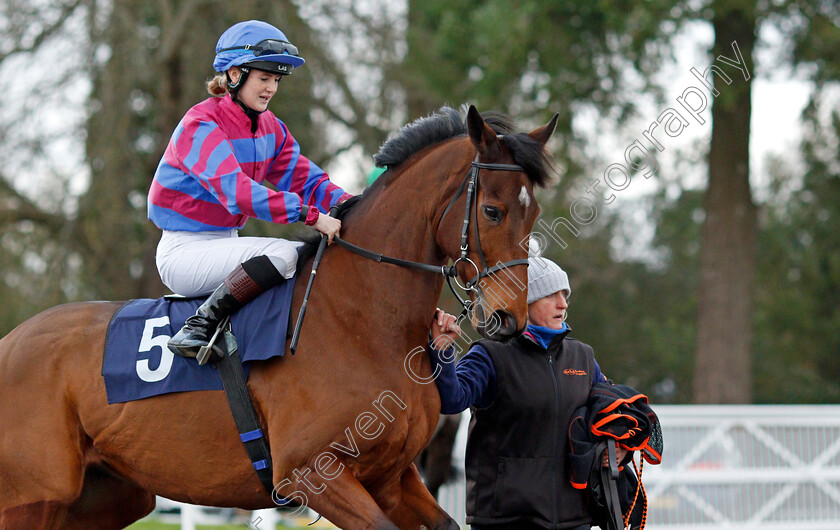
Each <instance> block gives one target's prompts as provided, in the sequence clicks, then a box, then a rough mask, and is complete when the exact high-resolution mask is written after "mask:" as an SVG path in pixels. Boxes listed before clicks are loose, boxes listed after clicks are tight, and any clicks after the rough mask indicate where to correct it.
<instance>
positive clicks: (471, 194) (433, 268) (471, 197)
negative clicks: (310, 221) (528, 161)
mask: <svg viewBox="0 0 840 530" xmlns="http://www.w3.org/2000/svg"><path fill="white" fill-rule="evenodd" d="M482 169H486V170H488V171H525V169H524V168H523V167H522V166H520V165H517V164H490V163H484V162H479V161H478V155H476V156H475V160H473V161H472V163H471V164H470V170H469V171H468V172H467V176H466V177H465V178H464V180H463V182H461V186H460V187H459V188H458V191H457V192H456V193H455V195H454V196H453V197H452V199H451V200H450V201H449V204H447V206H446V208H445V209H444V211H443V215H441V216H440V220H439V221H438V226H437V228H438V230H439V229H440V224H441V223H442V222H443V218H444V217H446V214H447V213H449V210H450V209H451V208H452V206H453V205H454V204H455V202H456V201H457V200H458V198H459V197H460V196H461V194H462V193H463V192H464V189H465V188H466V190H467V203H466V208H465V213H464V225H463V228H462V229H461V247H460V248H461V256H460V257H459V258H458V259H456V260H455V262H454V263H453V264H452V265H450V266H448V267H447V266H446V265H430V264H428V263H420V262H417V261H409V260H404V259H400V258H394V257H390V256H385V255H383V254H380V253H377V252H373V251H371V250H367V249H365V248H362V247H360V246H357V245H354V244H352V243H348V242H347V241H344V240H343V239H341V238H338V237H336V238H335V242H336V243H338V245H339V246H341V247H344V248H345V249H347V250H349V251H350V252H352V253H354V254H358V255H359V256H362V257H364V258H367V259H370V260H373V261H376V262H377V263H389V264H391V265H396V266H398V267H404V268H407V269H415V270H421V271H425V272H432V273H435V274H441V275H442V276H443V277H444V278H446V284H447V285H448V286H449V289H450V290H451V291H452V294H453V295H455V298H456V299H457V300H458V302H459V303H460V304H461V306H463V308H464V312H466V311H467V310H468V302H467V301H466V300H465V299H463V298H461V296H460V295H459V294H458V292H457V291H456V290H455V288H454V287H453V286H452V279H453V278H454V279H455V283H456V284H458V287H460V288H462V289H463V290H465V291H473V290H475V288H476V285H477V284H478V282H479V281H480V280H481V278H485V277H487V276H490V275H491V274H495V273H497V272H499V271H501V270H503V269H506V268H508V267H513V266H516V265H527V264H528V260H527V259H515V260H511V261H507V262H505V263H499V264H498V265H494V266H493V267H489V268H488V267H487V260H486V259H485V257H484V251H483V250H482V249H481V238H480V237H479V234H478V201H476V200H475V197H476V195H477V192H478V184H479V180H478V176H479V172H480V171H481V170H482ZM473 209H474V210H475V216H476V222H475V242H476V247H478V256H479V259H480V261H481V266H482V268H483V270H482V269H479V268H478V265H476V263H475V262H474V261H473V260H471V259H470V258H469V257H468V256H467V254H468V253H469V242H468V239H469V228H470V218H471V215H470V214H471V210H473ZM459 261H464V262H466V263H469V264H470V265H472V266H473V268H475V272H476V274H475V276H473V278H472V279H471V280H469V281H468V282H466V283H465V284H464V285H461V284H460V283H458V279H457V278H458V270H457V265H458V262H459ZM462 314H463V313H462Z"/></svg>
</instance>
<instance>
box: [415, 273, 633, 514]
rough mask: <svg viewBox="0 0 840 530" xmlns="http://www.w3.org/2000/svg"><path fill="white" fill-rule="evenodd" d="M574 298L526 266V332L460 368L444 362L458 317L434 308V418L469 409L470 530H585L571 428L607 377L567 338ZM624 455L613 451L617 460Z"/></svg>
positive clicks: (561, 282)
mask: <svg viewBox="0 0 840 530" xmlns="http://www.w3.org/2000/svg"><path fill="white" fill-rule="evenodd" d="M571 294H572V288H571V286H570V285H569V278H568V275H567V274H566V273H565V272H564V271H563V270H562V269H561V268H560V267H559V266H558V265H557V264H555V263H554V262H552V261H550V260H547V259H544V258H541V257H531V258H529V259H528V327H527V330H526V331H525V333H524V334H523V335H522V336H520V337H519V338H517V339H514V340H513V341H511V342H509V343H499V342H492V341H486V340H482V341H479V342H476V343H475V344H473V345H472V347H471V348H470V350H469V351H468V352H467V354H466V355H465V356H464V357H463V358H462V359H461V360H460V361H459V362H458V364H457V367H456V366H454V365H453V363H451V362H450V363H447V362H443V361H442V360H441V359H452V357H453V355H454V354H453V352H452V350H451V349H450V348H451V347H452V344H453V342H454V340H455V337H456V335H458V334H459V333H460V329H459V328H458V325H457V324H456V323H455V317H454V316H453V315H450V314H447V313H444V312H443V311H440V310H438V312H437V314H436V318H435V320H434V322H433V323H432V331H431V337H432V340H431V342H430V348H429V350H430V357H431V359H432V365H433V366H432V369H433V370H434V369H435V366H434V365H439V366H440V367H441V372H440V374H439V375H438V377H437V379H436V381H435V382H436V383H437V387H438V391H439V392H440V398H441V412H442V413H443V414H457V413H460V412H462V411H463V410H466V409H467V408H470V407H472V420H471V421H470V431H469V436H468V439H467V452H466V477H467V504H466V511H467V523H468V524H470V525H471V528H472V529H473V530H487V529H494V530H496V529H499V530H500V529H502V528H516V529H518V530H530V529H542V528H552V529H566V528H568V529H574V530H579V529H589V528H590V527H591V522H592V518H591V517H590V515H589V514H588V513H587V510H586V506H585V502H584V495H583V493H582V492H581V491H580V490H576V489H574V488H573V487H572V486H571V484H570V481H569V473H568V471H567V469H566V467H567V466H566V454H567V453H568V429H569V424H570V423H571V419H572V413H573V412H574V411H575V409H577V408H578V407H580V406H581V405H584V404H586V402H587V398H588V397H589V391H590V388H591V387H592V385H593V384H594V383H596V382H602V381H606V377H604V375H603V374H602V373H601V369H600V367H599V366H598V363H597V362H596V361H595V356H594V352H593V350H592V347H590V346H588V345H586V344H584V343H582V342H579V341H577V340H575V339H573V338H571V337H569V332H570V331H571V328H570V327H569V326H568V324H566V317H567V310H568V307H569V304H568V298H569V296H570V295H571ZM444 350H445V351H444ZM625 456H626V451H625V450H624V449H622V448H619V450H618V454H617V459H618V461H619V462H621V461H622V460H623V459H624V457H625ZM603 458H606V455H604V457H603Z"/></svg>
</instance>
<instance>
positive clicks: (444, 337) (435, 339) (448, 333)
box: [432, 308, 461, 351]
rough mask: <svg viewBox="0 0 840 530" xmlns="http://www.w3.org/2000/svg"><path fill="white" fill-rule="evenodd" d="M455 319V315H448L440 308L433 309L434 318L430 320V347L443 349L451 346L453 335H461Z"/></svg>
mask: <svg viewBox="0 0 840 530" xmlns="http://www.w3.org/2000/svg"><path fill="white" fill-rule="evenodd" d="M456 321H457V319H456V318H455V315H450V314H449V313H446V312H445V311H444V310H443V309H440V308H438V309H436V310H435V318H434V319H433V320H432V348H434V349H436V350H438V351H444V350H448V349H449V348H450V347H451V346H452V344H453V343H454V342H455V337H458V336H460V335H461V327H460V326H458V324H456Z"/></svg>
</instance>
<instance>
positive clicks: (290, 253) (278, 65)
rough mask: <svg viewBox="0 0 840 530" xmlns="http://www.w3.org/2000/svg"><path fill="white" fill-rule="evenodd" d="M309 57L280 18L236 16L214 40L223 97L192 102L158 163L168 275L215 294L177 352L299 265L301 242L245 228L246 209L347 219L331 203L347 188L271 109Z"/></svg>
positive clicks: (328, 228) (158, 205) (330, 221)
mask: <svg viewBox="0 0 840 530" xmlns="http://www.w3.org/2000/svg"><path fill="white" fill-rule="evenodd" d="M303 63H304V60H303V58H302V57H300V56H299V55H298V50H297V48H296V47H295V46H293V45H292V44H291V43H289V41H288V39H287V38H286V35H284V34H283V32H282V31H280V30H279V29H277V28H275V27H274V26H272V25H271V24H267V23H265V22H259V21H256V20H249V21H247V22H240V23H238V24H235V25H233V26H231V27H230V28H229V29H228V30H227V31H225V32H224V33H223V34H222V36H221V37H219V42H218V43H217V44H216V57H215V60H214V61H213V67H214V68H215V70H216V71H217V72H219V74H218V75H217V76H216V77H215V78H214V79H212V80H211V81H210V82H208V84H207V90H208V91H209V92H210V94H212V95H213V96H215V97H211V98H208V99H206V100H204V101H203V102H201V103H199V104H198V105H196V106H194V107H193V108H191V109H190V110H189V111H188V112H187V114H186V115H185V116H184V118H183V119H182V120H181V122H180V123H179V124H178V127H177V128H176V129H175V132H174V133H173V134H172V138H171V139H170V141H169V145H168V146H167V148H166V151H165V152H164V155H163V158H162V159H161V161H160V164H159V165H158V168H157V171H156V172H155V176H154V180H153V182H152V186H151V189H150V191H149V198H148V210H149V211H148V216H149V219H150V220H151V221H152V222H153V223H155V225H156V226H157V227H158V228H160V229H161V230H163V234H162V236H161V239H160V243H159V244H158V247H157V256H156V261H157V267H158V272H159V273H160V277H161V280H162V281H163V283H164V284H165V285H166V286H167V287H169V288H170V289H172V291H173V292H175V293H178V294H181V295H184V296H199V295H206V294H208V293H212V294H210V297H209V298H208V299H207V300H206V301H205V302H204V303H203V304H202V305H201V307H199V308H198V310H197V311H196V314H195V315H193V316H191V317H190V318H189V319H187V322H186V323H185V324H184V327H183V328H182V329H181V330H180V331H179V332H178V333H177V334H176V335H175V336H174V337H172V339H171V340H170V341H169V349H171V350H172V351H173V352H174V353H176V354H178V355H182V356H184V357H195V356H196V354H197V353H198V350H199V348H200V347H202V346H205V345H207V342H208V340H209V337H210V336H211V335H212V333H213V331H214V330H215V328H216V326H217V325H218V323H219V322H220V321H221V320H222V319H224V318H225V317H226V316H228V315H230V314H231V313H233V312H234V311H236V310H238V309H239V308H241V307H242V306H243V305H244V304H246V303H248V302H250V301H251V300H253V299H254V298H256V296H257V295H259V294H260V293H262V292H263V291H265V290H267V289H269V288H271V287H273V286H275V285H277V284H279V283H281V282H282V281H284V280H285V279H288V278H291V277H292V276H293V275H294V273H295V267H296V264H297V246H298V244H297V243H293V242H291V241H287V240H284V239H275V238H260V237H238V230H239V229H240V228H242V226H243V225H244V224H245V221H246V220H247V219H248V218H249V217H255V218H257V219H263V220H266V221H271V222H274V223H293V222H295V221H303V222H304V223H305V224H307V225H310V226H313V227H314V228H315V229H316V230H318V231H319V232H321V233H322V234H325V235H327V236H328V237H329V239H330V241H332V238H333V236H335V235H337V234H338V233H339V230H340V228H341V222H340V221H339V220H337V219H334V218H332V217H330V216H329V215H326V212H328V211H329V209H330V207H331V206H333V205H335V204H336V203H338V202H341V201H343V200H345V199H348V198H349V197H350V195H348V194H347V193H346V192H345V191H344V190H342V189H341V188H340V187H338V186H336V185H335V184H333V183H331V182H330V179H329V176H328V175H327V174H326V173H325V172H324V171H323V170H322V169H321V168H319V167H318V166H316V165H315V164H313V163H312V162H310V161H309V160H308V159H307V158H306V157H304V156H303V155H302V154H301V153H300V146H299V145H298V143H297V142H296V141H295V139H294V138H293V137H292V135H291V133H290V132H289V129H288V128H287V127H286V125H285V124H284V123H283V122H282V121H280V120H279V119H278V118H277V117H276V116H274V114H272V113H271V112H270V111H268V110H266V109H267V108H268V102H269V101H270V100H271V98H272V97H273V96H274V94H275V93H276V92H277V86H278V85H279V83H280V80H281V79H282V78H283V76H286V75H290V74H291V73H292V71H293V69H294V68H297V67H298V66H300V65H302V64H303ZM263 181H268V182H270V183H271V184H272V185H273V186H274V187H275V188H276V189H277V191H274V190H272V189H270V188H268V187H266V186H262V185H261V184H260V183H262V182H263Z"/></svg>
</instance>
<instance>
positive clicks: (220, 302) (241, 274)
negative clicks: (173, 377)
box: [167, 256, 284, 357]
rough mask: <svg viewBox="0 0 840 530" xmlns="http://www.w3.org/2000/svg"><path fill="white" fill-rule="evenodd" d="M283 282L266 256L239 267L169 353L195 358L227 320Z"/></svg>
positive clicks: (172, 342)
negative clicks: (223, 321) (219, 326)
mask: <svg viewBox="0 0 840 530" xmlns="http://www.w3.org/2000/svg"><path fill="white" fill-rule="evenodd" d="M283 280H284V278H283V276H282V275H281V274H280V273H279V272H278V271H277V269H275V268H274V265H272V263H271V261H270V260H269V259H268V257H267V256H257V257H255V258H251V259H249V260H248V261H246V262H244V263H242V264H241V265H238V266H237V267H236V268H235V269H233V272H231V273H230V274H229V275H228V277H227V278H225V281H224V282H223V283H222V285H220V286H219V287H217V288H216V290H215V291H213V293H212V294H211V295H210V296H209V297H208V298H207V300H206V301H205V302H204V303H203V304H201V305H200V306H199V308H198V309H197V310H196V312H195V314H194V315H193V316H191V317H189V318H188V319H187V321H186V322H185V323H184V327H182V328H181V330H180V331H179V332H178V333H176V334H175V336H174V337H172V338H171V339H170V340H169V343H168V344H167V345H168V346H169V349H170V350H172V352H173V353H174V354H176V355H180V356H181V357H195V356H196V355H198V350H199V349H201V348H202V347H203V346H207V343H208V342H209V341H210V337H212V336H213V333H214V332H215V331H216V327H218V325H219V324H220V323H221V321H222V320H224V319H225V317H227V316H230V315H231V314H233V313H235V312H236V311H238V310H239V309H240V308H241V307H242V306H243V305H245V304H247V303H248V302H250V301H251V300H253V299H254V298H256V297H257V296H259V295H260V294H262V293H263V292H265V291H266V290H268V289H270V288H271V287H274V286H275V285H278V284H279V283H280V282H282V281H283Z"/></svg>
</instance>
